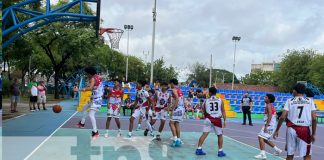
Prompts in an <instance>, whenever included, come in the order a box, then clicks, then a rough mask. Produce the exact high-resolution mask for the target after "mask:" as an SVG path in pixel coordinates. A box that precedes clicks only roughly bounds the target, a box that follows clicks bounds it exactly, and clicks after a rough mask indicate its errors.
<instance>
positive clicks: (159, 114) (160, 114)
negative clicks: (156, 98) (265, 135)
mask: <svg viewBox="0 0 324 160" xmlns="http://www.w3.org/2000/svg"><path fill="white" fill-rule="evenodd" d="M166 116H167V112H166V111H164V109H162V110H161V111H160V112H155V116H153V119H156V120H166Z"/></svg>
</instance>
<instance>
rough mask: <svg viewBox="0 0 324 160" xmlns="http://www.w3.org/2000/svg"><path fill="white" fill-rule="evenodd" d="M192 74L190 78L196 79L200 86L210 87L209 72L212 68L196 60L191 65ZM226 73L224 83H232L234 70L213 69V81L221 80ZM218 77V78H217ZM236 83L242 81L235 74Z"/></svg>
mask: <svg viewBox="0 0 324 160" xmlns="http://www.w3.org/2000/svg"><path fill="white" fill-rule="evenodd" d="M190 72H191V73H190V74H189V76H188V80H189V81H190V80H192V79H194V80H196V81H197V83H198V85H199V86H202V87H208V86H209V75H210V74H209V72H210V69H209V68H207V67H206V66H204V65H203V64H201V63H199V62H196V63H194V64H193V65H191V66H190ZM223 75H224V83H232V76H233V74H232V72H229V71H226V70H222V69H213V70H212V83H213V82H221V81H222V79H223ZM216 77H217V79H216ZM234 83H240V81H239V80H238V79H237V78H236V76H234Z"/></svg>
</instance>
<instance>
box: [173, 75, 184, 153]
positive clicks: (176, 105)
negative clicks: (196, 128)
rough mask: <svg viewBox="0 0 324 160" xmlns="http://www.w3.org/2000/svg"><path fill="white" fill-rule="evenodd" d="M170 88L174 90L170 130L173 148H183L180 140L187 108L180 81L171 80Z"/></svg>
mask: <svg viewBox="0 0 324 160" xmlns="http://www.w3.org/2000/svg"><path fill="white" fill-rule="evenodd" d="M170 86H171V89H172V100H171V102H172V103H171V106H170V109H171V116H170V129H171V132H172V135H173V142H172V144H171V146H172V147H179V146H181V143H182V142H181V139H180V122H182V119H183V115H184V113H185V106H184V101H183V94H182V91H181V90H180V88H179V87H178V80H177V79H171V80H170Z"/></svg>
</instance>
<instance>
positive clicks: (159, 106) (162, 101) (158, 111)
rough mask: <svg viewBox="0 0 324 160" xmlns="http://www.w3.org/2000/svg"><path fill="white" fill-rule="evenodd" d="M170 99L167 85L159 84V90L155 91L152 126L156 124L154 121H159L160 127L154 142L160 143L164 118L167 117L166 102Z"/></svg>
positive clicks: (164, 83)
mask: <svg viewBox="0 0 324 160" xmlns="http://www.w3.org/2000/svg"><path fill="white" fill-rule="evenodd" d="M169 98H170V94H169V92H168V83H166V82H162V83H161V90H159V91H156V93H155V98H154V100H155V103H154V104H156V105H155V106H153V120H152V124H154V123H155V122H156V120H160V121H161V123H160V127H159V130H158V133H157V134H156V138H155V139H156V140H158V141H161V132H162V130H163V128H164V124H165V120H166V116H167V107H168V106H167V102H168V100H169Z"/></svg>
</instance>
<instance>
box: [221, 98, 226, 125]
mask: <svg viewBox="0 0 324 160" xmlns="http://www.w3.org/2000/svg"><path fill="white" fill-rule="evenodd" d="M221 103H222V105H221V111H222V116H223V119H224V124H223V127H224V128H225V127H226V112H225V107H224V103H223V100H222V101H221Z"/></svg>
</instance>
